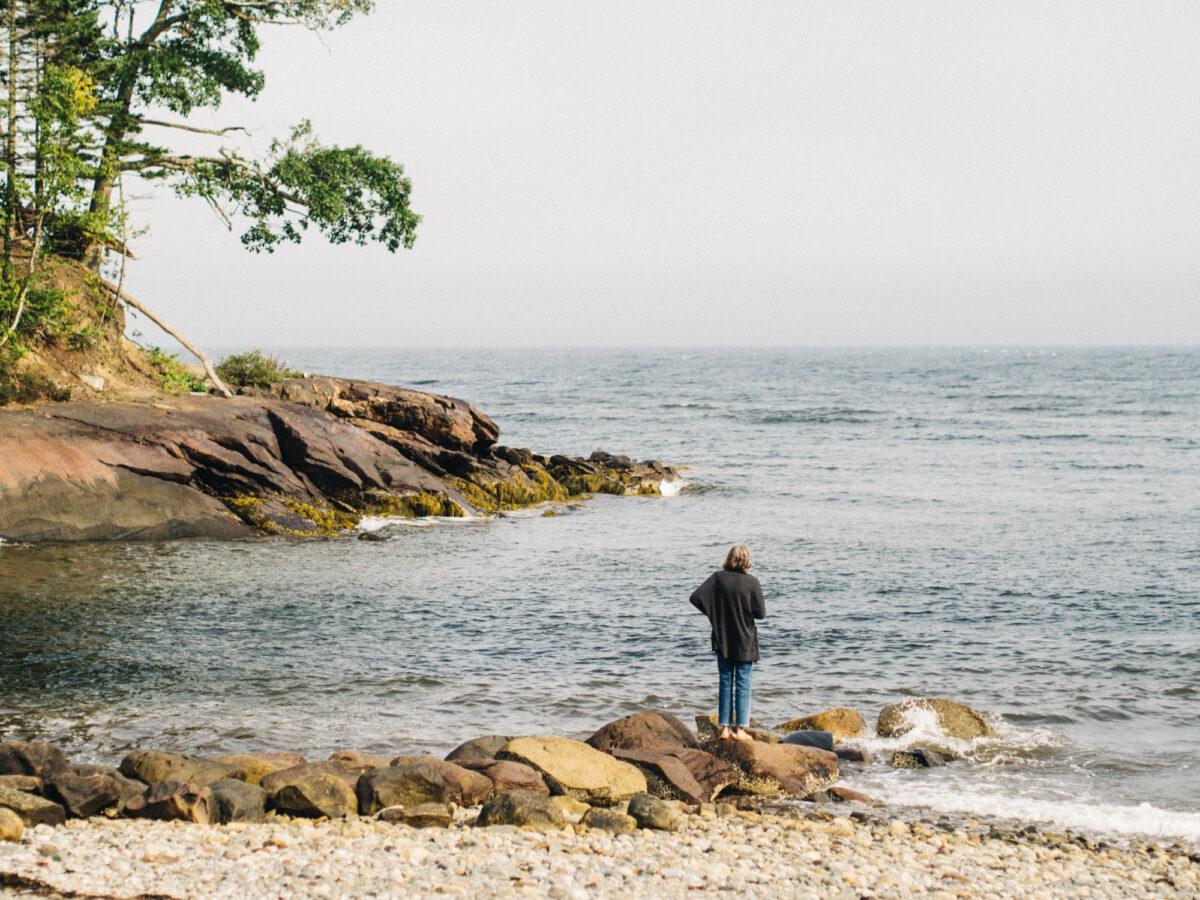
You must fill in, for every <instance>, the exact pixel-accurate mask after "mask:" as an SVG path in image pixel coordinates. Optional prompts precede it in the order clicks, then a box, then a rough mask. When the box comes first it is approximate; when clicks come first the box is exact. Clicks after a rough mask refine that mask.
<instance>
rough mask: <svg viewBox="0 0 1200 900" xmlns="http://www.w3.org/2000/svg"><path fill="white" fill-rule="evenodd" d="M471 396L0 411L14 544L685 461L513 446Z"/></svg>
mask: <svg viewBox="0 0 1200 900" xmlns="http://www.w3.org/2000/svg"><path fill="white" fill-rule="evenodd" d="M499 434H500V430H499V428H498V427H497V426H496V424H495V423H494V422H493V421H492V420H491V419H490V418H488V416H486V415H484V414H483V413H481V412H480V411H479V410H477V409H476V408H475V407H474V406H472V405H471V404H470V403H467V402H466V401H463V400H458V399H455V398H451V397H442V396H438V395H435V394H427V393H423V392H420V391H413V390H406V389H403V388H398V387H393V386H390V385H384V384H375V383H372V382H365V381H357V380H353V379H342V378H330V377H308V378H290V379H285V380H284V381H282V382H280V383H278V384H276V385H274V386H273V387H272V388H271V389H269V390H266V389H246V390H244V391H243V393H241V394H240V395H238V396H235V397H233V398H230V399H223V398H219V397H214V396H205V395H197V394H183V395H178V396H172V395H167V394H163V395H159V396H153V397H147V398H142V399H124V400H91V401H82V402H64V403H46V404H40V405H35V406H31V407H27V408H23V409H3V410H0V538H2V539H4V540H7V541H81V540H164V539H174V538H188V537H205V538H239V537H248V536H251V535H255V534H300V535H319V534H336V533H339V532H342V531H345V530H347V529H350V528H353V527H354V526H355V525H357V524H358V522H359V521H360V519H361V518H362V517H363V516H366V515H392V516H427V515H438V516H477V515H489V514H497V513H503V512H504V511H505V510H511V509H517V508H521V507H528V506H533V505H536V504H539V503H544V502H549V501H558V502H563V501H567V500H569V499H570V498H572V497H576V496H580V495H585V494H591V493H612V494H630V493H632V494H656V493H660V492H661V490H662V485H663V483H664V482H666V483H671V482H673V481H678V480H679V476H678V474H677V473H676V472H675V471H674V470H672V469H670V468H669V467H666V466H663V465H661V464H660V463H658V462H641V463H639V462H634V461H632V460H630V459H628V458H627V457H623V456H614V455H611V454H608V453H605V452H603V451H597V452H596V453H593V454H592V455H591V457H590V458H588V459H581V458H574V457H567V456H561V455H556V456H543V455H539V454H535V453H533V452H531V451H529V450H526V449H514V448H509V447H503V446H499V445H498V444H497V440H498V438H499Z"/></svg>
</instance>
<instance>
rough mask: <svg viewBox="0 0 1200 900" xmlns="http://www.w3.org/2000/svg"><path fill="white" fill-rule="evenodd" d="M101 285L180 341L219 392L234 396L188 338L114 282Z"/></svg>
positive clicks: (227, 396) (210, 360) (204, 356)
mask: <svg viewBox="0 0 1200 900" xmlns="http://www.w3.org/2000/svg"><path fill="white" fill-rule="evenodd" d="M100 284H102V285H103V286H104V287H105V288H106V289H107V290H109V291H111V292H112V294H113V296H114V297H116V298H118V299H119V300H121V301H122V302H123V303H125V304H126V305H127V306H132V307H133V308H134V309H136V310H137V311H138V312H140V313H141V314H142V315H144V316H146V318H148V319H149V320H150V321H151V322H153V323H154V324H155V325H157V326H158V327H159V328H161V329H162V330H163V331H165V332H166V333H167V334H169V335H170V336H171V337H173V338H175V340H177V341H179V343H180V344H182V345H183V346H184V347H185V348H186V349H187V350H188V352H189V353H191V354H192V355H193V356H194V357H196V359H198V360H200V363H201V365H203V366H204V371H205V372H207V373H208V377H209V379H210V380H211V381H212V383H213V385H215V386H216V388H217V390H219V391H220V392H221V393H222V394H224V395H225V397H226V398H229V397H232V396H233V391H231V390H229V388H227V387H225V382H223V381H222V380H221V379H220V376H218V375H217V370H216V369H214V368H213V361H212V359H210V358H209V357H208V356H207V355H206V354H205V353H204V352H203V351H201V350H200V349H199V348H197V347H196V346H195V345H194V344H191V343H189V342H188V340H187V338H185V337H184V336H183V335H181V334H180V333H179V332H178V331H176V330H175V329H174V328H172V327H171V326H170V325H168V324H167V323H166V322H164V321H163V320H162V319H161V318H159V317H158V316H157V315H155V314H154V313H152V312H151V311H150V310H149V309H147V308H146V307H145V306H143V305H142V304H141V303H139V302H138V301H137V300H136V299H134V298H133V297H131V296H129V295H128V294H127V293H125V292H124V291H123V290H121V289H120V288H119V287H117V286H116V285H115V284H113V283H112V282H110V281H105V280H104V279H103V278H101V279H100Z"/></svg>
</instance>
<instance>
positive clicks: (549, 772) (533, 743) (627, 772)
mask: <svg viewBox="0 0 1200 900" xmlns="http://www.w3.org/2000/svg"><path fill="white" fill-rule="evenodd" d="M496 755H497V758H498V759H510V760H513V761H515V762H519V763H524V764H525V765H527V766H531V767H532V768H534V769H536V770H537V771H538V773H540V774H541V776H542V778H543V779H544V780H545V782H546V786H547V787H549V788H550V792H551V793H552V794H566V795H567V796H569V797H574V798H575V799H576V800H582V801H583V802H584V803H588V804H591V805H592V806H613V805H615V804H617V803H620V802H621V801H622V800H628V799H629V798H630V797H632V796H633V795H634V794H639V793H642V792H644V791H645V790H646V776H644V775H643V774H642V773H641V771H639V770H638V768H637V767H636V766H633V765H630V764H629V763H627V762H621V761H620V760H618V759H616V758H614V757H612V756H609V755H608V754H607V753H601V752H600V751H599V750H596V749H595V748H593V747H590V746H588V745H587V744H585V743H583V742H582V741H573V740H571V739H570V738H563V737H544V738H517V739H516V740H515V741H509V742H508V743H507V744H505V745H504V747H503V749H501V750H500V751H498V752H497V754H496Z"/></svg>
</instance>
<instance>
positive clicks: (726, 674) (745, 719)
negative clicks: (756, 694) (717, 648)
mask: <svg viewBox="0 0 1200 900" xmlns="http://www.w3.org/2000/svg"><path fill="white" fill-rule="evenodd" d="M753 668H754V663H752V662H734V661H733V660H731V659H726V658H725V657H723V656H722V655H721V654H719V653H718V654H717V671H718V672H719V673H720V675H721V680H720V690H719V691H718V692H717V725H718V726H720V727H721V728H724V727H725V726H726V725H736V726H737V727H738V728H747V727H749V725H750V674H751V669H753ZM735 712H736V714H737V720H736V721H734V714H735Z"/></svg>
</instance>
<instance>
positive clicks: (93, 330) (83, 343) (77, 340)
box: [67, 325, 104, 351]
mask: <svg viewBox="0 0 1200 900" xmlns="http://www.w3.org/2000/svg"><path fill="white" fill-rule="evenodd" d="M103 336H104V332H103V331H101V330H100V329H99V328H97V327H96V326H95V325H81V326H80V327H79V328H75V329H73V330H72V331H71V333H70V334H68V335H67V346H68V347H70V348H71V349H72V350H75V351H83V350H90V349H91V348H92V347H95V346H96V344H98V343H99V342H100V338H101V337H103Z"/></svg>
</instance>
